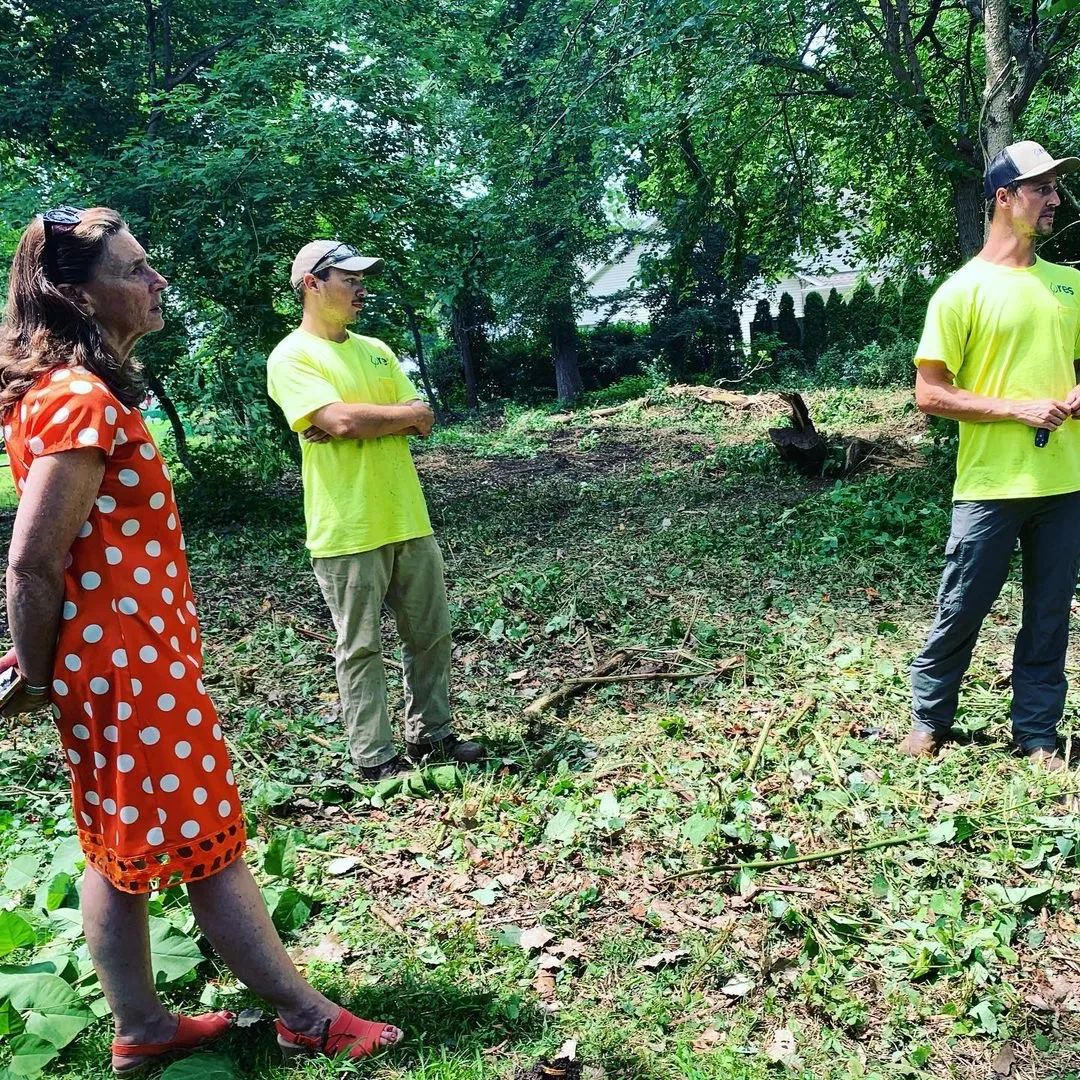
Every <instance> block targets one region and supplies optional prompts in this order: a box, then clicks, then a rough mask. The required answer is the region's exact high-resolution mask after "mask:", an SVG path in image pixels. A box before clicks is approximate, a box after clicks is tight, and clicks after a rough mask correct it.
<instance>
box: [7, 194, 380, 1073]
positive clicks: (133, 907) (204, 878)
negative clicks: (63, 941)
mask: <svg viewBox="0 0 1080 1080" xmlns="http://www.w3.org/2000/svg"><path fill="white" fill-rule="evenodd" d="M165 285H166V282H165V279H164V278H162V277H161V275H160V274H158V273H157V272H156V271H154V270H153V269H152V268H151V267H150V266H149V265H148V264H147V261H146V253H145V252H144V251H143V249H142V248H141V247H140V245H139V244H138V243H137V242H136V240H135V239H134V237H132V235H131V233H130V232H128V230H127V228H126V226H125V225H124V223H123V221H122V220H121V219H120V217H119V216H118V215H117V214H116V213H114V212H113V211H111V210H106V209H104V208H98V209H94V210H85V211H83V210H74V209H72V208H69V207H65V208H61V209H60V210H57V211H49V212H47V213H46V214H44V215H42V216H41V217H39V218H37V219H36V220H35V221H34V222H33V223H32V224H31V225H30V226H29V227H28V228H27V229H26V231H25V232H24V234H23V237H22V239H21V240H20V242H19V246H18V248H17V250H16V253H15V259H14V262H13V264H12V269H11V276H10V280H9V295H8V308H7V313H6V319H5V323H4V326H3V329H2V331H0V419H2V422H3V425H4V427H3V431H4V441H5V443H6V447H7V451H8V454H9V457H10V461H11V470H12V473H13V475H14V477H15V482H16V487H17V490H18V492H19V509H18V513H17V515H16V518H15V525H14V529H13V533H12V541H11V549H10V552H9V564H8V574H7V585H8V589H7V593H8V620H9V624H10V627H11V633H12V637H13V638H14V643H15V647H14V649H13V650H12V651H11V652H10V653H9V654H8V655H7V656H6V657H5V658H4V659H3V661H0V669H6V668H9V667H12V666H14V665H17V667H18V670H19V672H20V674H21V675H22V677H23V679H24V683H23V687H22V689H21V690H20V691H19V692H18V693H17V695H16V696H15V697H14V698H13V699H12V700H11V701H9V702H8V703H7V704H6V705H5V706H4V708H3V710H2V711H3V714H4V715H6V716H14V715H18V714H19V713H22V712H27V711H30V710H31V709H36V708H41V707H43V706H44V705H46V704H48V703H50V702H51V706H52V711H53V716H54V717H55V719H56V725H57V728H58V730H59V733H60V742H61V745H62V748H63V752H64V754H65V756H66V758H67V762H68V766H69V769H70V772H71V782H72V801H73V805H74V811H75V817H76V822H77V825H78V831H79V840H80V843H81V845H82V848H83V851H84V852H85V854H86V872H85V874H84V877H83V883H82V898H81V900H82V912H83V924H84V929H85V931H86V940H87V946H88V947H89V950H90V955H91V958H92V959H93V962H94V967H95V969H96V970H97V973H98V976H99V978H100V981H101V986H102V990H103V991H104V993H105V997H106V999H107V1001H108V1003H109V1007H110V1009H111V1010H112V1013H113V1021H114V1027H115V1032H116V1035H115V1039H114V1041H113V1047H112V1053H113V1058H112V1066H113V1070H114V1072H116V1073H117V1075H123V1074H126V1073H129V1072H132V1071H134V1070H135V1069H139V1068H141V1067H142V1066H143V1065H145V1064H146V1063H147V1062H148V1061H150V1060H152V1059H153V1058H155V1057H159V1056H161V1055H162V1054H165V1053H169V1052H172V1051H175V1050H184V1049H190V1048H192V1047H194V1046H198V1045H200V1044H202V1043H205V1042H207V1041H209V1040H211V1039H213V1038H215V1037H217V1036H218V1035H220V1034H222V1033H223V1032H224V1031H226V1030H227V1029H228V1028H229V1027H230V1026H231V1024H232V1020H233V1017H232V1015H231V1014H230V1013H228V1012H218V1013H209V1014H206V1015H204V1016H198V1017H187V1016H177V1015H175V1014H172V1013H170V1012H168V1010H166V1009H165V1007H164V1005H163V1004H162V1003H161V1001H160V1000H159V999H158V997H157V995H156V993H155V990H154V976H153V968H152V965H151V962H150V942H149V928H148V918H147V914H148V913H147V895H148V893H150V892H151V891H152V890H153V889H160V888H165V887H167V886H169V885H176V884H184V885H186V886H187V889H188V895H189V899H190V901H191V907H192V911H193V912H194V914H195V917H196V919H197V920H198V922H199V925H200V927H201V928H202V930H203V932H204V933H205V934H206V936H207V938H208V939H209V940H210V942H211V943H212V944H213V945H214V947H215V948H216V949H217V951H218V952H219V953H220V954H221V956H222V957H223V959H224V960H225V961H226V962H227V963H228V964H229V966H230V967H231V968H232V969H233V971H234V972H236V974H237V976H238V977H239V978H240V980H241V981H242V982H244V983H245V984H246V985H247V986H249V987H250V988H251V989H252V990H254V991H255V992H256V993H259V994H262V995H263V996H264V997H266V998H267V999H268V1000H270V1001H271V1002H272V1003H273V1004H274V1005H275V1006H276V1007H277V1010H278V1015H279V1019H278V1021H277V1031H278V1042H279V1043H280V1044H281V1046H282V1048H283V1049H284V1050H286V1051H288V1052H290V1053H291V1052H297V1051H305V1050H315V1051H321V1052H325V1053H329V1054H346V1055H348V1056H349V1057H354V1058H355V1057H362V1056H365V1055H366V1054H370V1053H372V1052H374V1051H376V1050H379V1049H381V1048H383V1047H386V1046H390V1045H392V1044H393V1043H395V1042H397V1041H398V1040H399V1039H400V1038H401V1032H400V1031H399V1030H398V1029H397V1028H395V1027H393V1026H392V1025H389V1024H379V1023H372V1022H369V1021H366V1020H361V1019H360V1018H359V1017H356V1016H353V1015H352V1014H351V1013H349V1012H348V1011H347V1010H345V1009H342V1008H340V1007H339V1006H337V1005H335V1004H334V1003H333V1002H331V1001H329V1000H328V999H327V998H325V997H323V995H322V994H319V993H318V992H317V991H315V990H314V989H313V988H312V987H311V986H310V985H309V984H308V983H307V982H306V981H305V980H304V979H303V978H302V977H301V976H300V975H299V973H298V972H297V971H296V969H295V967H294V966H293V964H292V962H291V961H290V960H289V957H288V955H287V954H286V953H285V950H284V949H283V947H282V945H281V941H280V940H279V938H278V936H277V934H276V932H275V930H274V927H273V924H272V922H271V921H270V917H269V914H268V913H267V911H266V907H265V905H264V903H263V901H262V897H261V895H260V894H259V890H258V887H257V886H256V884H255V882H254V880H253V878H252V877H251V873H250V871H249V870H248V868H247V866H246V864H245V863H244V860H243V855H242V853H243V849H244V843H245V836H244V818H243V813H242V810H241V807H240V800H239V797H238V795H237V789H236V779H235V777H234V776H233V772H232V766H231V764H230V761H229V755H228V752H227V750H226V747H225V743H224V741H223V739H222V733H221V727H220V726H219V724H218V718H217V714H216V712H215V710H214V706H213V703H212V702H211V701H210V699H209V697H208V696H207V694H206V689H205V687H204V686H203V681H202V648H201V643H200V639H199V622H198V617H197V615H196V608H195V603H194V600H193V598H192V594H191V584H190V581H189V579H188V569H187V560H186V558H185V556H184V537H183V533H182V532H181V529H180V520H179V517H178V514H177V510H176V503H175V500H174V498H173V490H172V484H171V483H170V480H169V470H168V468H167V467H166V466H165V463H164V462H163V461H162V459H161V455H160V454H159V453H158V451H157V448H156V446H155V445H154V442H153V440H152V439H151V437H150V434H149V432H148V431H147V428H146V425H145V424H144V422H143V419H142V416H141V414H140V413H139V411H138V409H137V408H136V405H137V403H138V402H139V401H140V400H141V398H142V396H143V393H144V391H143V388H142V378H141V371H140V368H139V366H138V364H137V363H136V362H135V361H133V360H132V359H131V350H132V347H133V346H134V344H135V342H136V341H137V340H138V339H139V338H140V337H142V336H143V334H146V333H148V332H151V331H154V330H160V329H161V327H162V326H163V325H164V324H163V321H162V317H161V292H162V290H163V289H164V288H165Z"/></svg>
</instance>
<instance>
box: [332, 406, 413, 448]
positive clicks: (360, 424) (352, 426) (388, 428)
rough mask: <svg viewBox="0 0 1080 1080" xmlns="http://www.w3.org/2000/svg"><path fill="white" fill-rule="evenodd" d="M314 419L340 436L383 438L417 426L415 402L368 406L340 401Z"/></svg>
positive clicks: (402, 433)
mask: <svg viewBox="0 0 1080 1080" xmlns="http://www.w3.org/2000/svg"><path fill="white" fill-rule="evenodd" d="M311 422H312V424H314V425H315V426H316V427H319V428H322V430H323V431H325V432H326V433H327V434H328V435H332V436H333V437H334V438H336V439H381V438H382V437H383V436H384V435H404V434H406V432H408V430H409V429H410V428H412V427H414V426H415V425H416V414H415V410H414V409H413V407H412V406H411V405H408V404H407V405H368V404H360V403H357V404H345V403H344V402H336V403H335V404H333V405H327V406H326V407H325V408H322V409H319V411H318V412H316V413H313V414H312V417H311Z"/></svg>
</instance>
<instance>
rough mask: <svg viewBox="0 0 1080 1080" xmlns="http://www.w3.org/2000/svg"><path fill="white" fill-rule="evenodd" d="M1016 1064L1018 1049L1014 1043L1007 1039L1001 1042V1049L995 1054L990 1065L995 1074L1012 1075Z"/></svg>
mask: <svg viewBox="0 0 1080 1080" xmlns="http://www.w3.org/2000/svg"><path fill="white" fill-rule="evenodd" d="M1015 1064H1016V1051H1015V1050H1014V1049H1013V1044H1012V1043H1011V1042H1009V1041H1008V1040H1006V1041H1005V1042H1003V1043H1002V1044H1001V1049H1000V1050H999V1051H998V1052H997V1054H996V1055H995V1056H994V1060H993V1062H992V1063H991V1065H990V1068H991V1069H992V1070H993V1072H994V1075H995V1076H1012V1071H1013V1066H1014V1065H1015Z"/></svg>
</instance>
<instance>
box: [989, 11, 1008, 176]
mask: <svg viewBox="0 0 1080 1080" xmlns="http://www.w3.org/2000/svg"><path fill="white" fill-rule="evenodd" d="M983 38H984V41H985V43H986V86H985V89H984V90H983V131H984V133H985V146H986V159H987V162H989V161H991V160H993V158H994V156H995V155H996V154H998V153H999V152H1000V151H1002V150H1004V149H1005V147H1006V146H1008V145H1009V143H1011V142H1012V135H1013V117H1012V112H1011V111H1010V109H1009V98H1010V96H1011V92H1012V89H1013V83H1014V80H1013V79H1012V78H1010V71H1011V69H1012V51H1011V49H1010V48H1009V4H1008V0H985V3H984V5H983Z"/></svg>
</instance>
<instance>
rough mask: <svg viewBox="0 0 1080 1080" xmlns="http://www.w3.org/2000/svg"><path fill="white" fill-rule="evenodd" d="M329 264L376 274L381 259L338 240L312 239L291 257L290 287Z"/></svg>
mask: <svg viewBox="0 0 1080 1080" xmlns="http://www.w3.org/2000/svg"><path fill="white" fill-rule="evenodd" d="M330 266H333V267H336V268H337V269H338V270H362V271H363V272H364V273H365V274H378V273H381V271H382V268H383V261H382V259H371V258H368V257H367V256H365V255H361V254H360V252H359V251H357V250H356V248H354V247H351V246H350V245H349V244H343V243H341V241H339V240H312V241H311V243H310V244H305V245H304V246H303V247H302V248H301V249H300V250H299V251H298V252H297V253H296V258H295V259H293V264H292V272H291V273H290V274H289V280H290V281H291V282H292V287H293V288H294V289H295V288H296V286H297V285H299V284H300V282H301V281H303V280H304V275H305V274H311V273H314V272H315V271H316V270H325V269H327V267H330Z"/></svg>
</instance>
